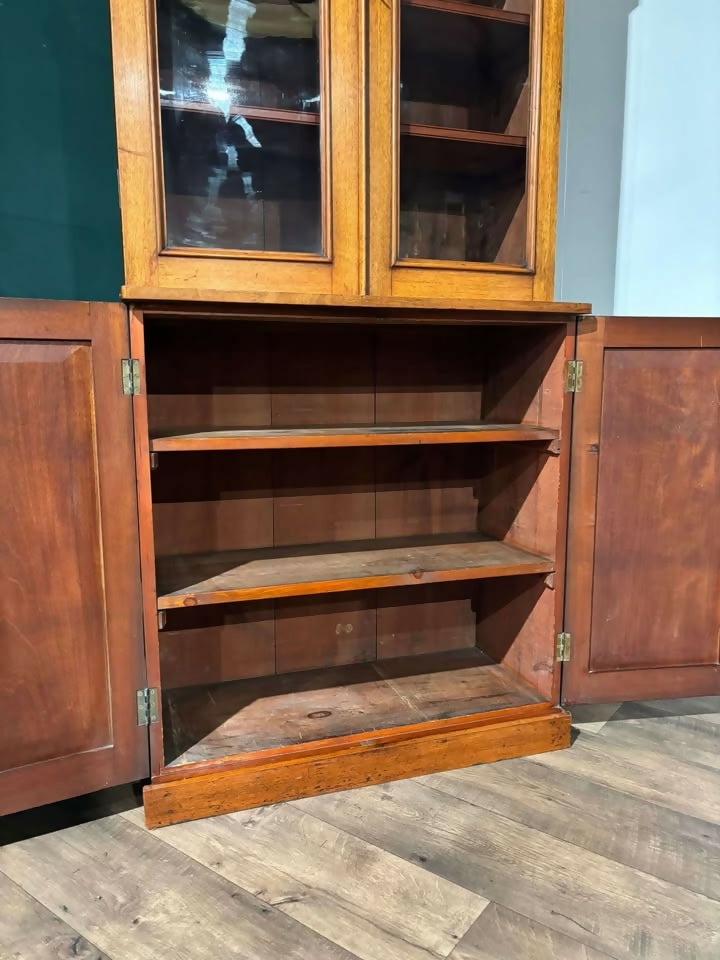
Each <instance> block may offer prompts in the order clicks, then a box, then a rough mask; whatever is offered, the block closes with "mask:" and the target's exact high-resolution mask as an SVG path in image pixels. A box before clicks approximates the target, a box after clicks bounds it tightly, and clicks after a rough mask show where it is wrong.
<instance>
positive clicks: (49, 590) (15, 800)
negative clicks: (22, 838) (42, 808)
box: [0, 300, 148, 813]
mask: <svg viewBox="0 0 720 960" xmlns="http://www.w3.org/2000/svg"><path fill="white" fill-rule="evenodd" d="M127 354H128V333H127V318H126V314H125V311H124V309H123V308H122V307H120V306H119V305H110V304H87V303H63V302H62V301H32V300H30V301H28V300H4V301H3V302H2V307H1V308H0V404H1V405H2V407H3V409H4V410H7V411H12V416H7V417H5V418H4V419H3V422H2V426H1V427H0V448H1V449H2V452H3V453H2V456H0V489H1V490H2V492H3V496H2V508H0V527H1V528H2V531H3V533H2V538H0V580H2V583H3V585H4V588H3V630H2V631H0V655H1V657H2V663H3V668H2V670H0V697H1V698H2V702H3V704H4V707H3V710H4V711H5V715H6V716H7V717H12V721H11V722H9V723H8V722H6V723H4V724H3V725H2V727H1V729H0V771H2V772H0V813H10V812H13V811H15V810H22V809H25V808H28V807H32V806H35V805H38V804H43V803H49V802H51V801H53V800H60V799H64V798H65V797H67V796H71V795H74V794H80V793H85V792H88V791H90V790H96V789H100V788H101V787H104V786H109V785H111V784H115V783H122V782H124V781H126V780H132V779H134V778H135V777H141V776H143V775H145V774H146V773H147V770H148V757H147V739H146V736H145V735H144V731H142V730H140V729H139V728H138V727H137V719H136V713H135V710H136V707H135V691H136V690H137V689H138V688H140V687H143V686H145V672H144V662H143V640H142V631H141V627H140V582H139V578H138V541H137V503H136V493H135V488H134V478H133V468H132V463H133V447H132V444H133V439H132V419H131V403H130V401H129V400H128V398H127V397H124V396H123V394H122V392H121V389H120V359H121V357H123V356H127ZM70 694H71V695H70Z"/></svg>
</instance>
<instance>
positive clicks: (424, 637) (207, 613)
mask: <svg viewBox="0 0 720 960" xmlns="http://www.w3.org/2000/svg"><path fill="white" fill-rule="evenodd" d="M512 579H513V580H517V581H518V582H519V583H518V586H517V587H516V591H515V593H516V594H517V595H523V594H524V593H527V597H531V595H530V593H528V592H527V591H532V590H535V591H536V592H537V593H538V595H542V594H543V592H544V593H550V594H551V593H552V591H548V590H547V589H546V588H545V586H544V583H543V580H542V578H537V577H532V578H528V577H517V578H512ZM497 595H498V590H497V587H496V585H495V586H493V585H492V584H469V583H439V584H426V585H423V586H418V587H398V588H392V589H388V590H358V591H354V592H348V593H340V594H333V595H330V596H328V597H297V598H289V599H283V600H275V601H270V602H266V601H252V602H249V603H242V604H220V605H218V606H214V607H196V608H188V609H187V610H169V611H168V612H167V624H166V628H165V629H164V630H163V631H161V633H160V653H161V669H162V685H163V688H164V689H173V688H177V687H186V686H196V685H199V684H203V683H219V682H224V681H231V680H241V679H248V678H251V677H262V676H272V675H274V674H276V673H277V674H281V673H295V672H299V671H302V670H313V669H316V668H324V667H333V666H343V665H347V664H353V663H370V662H373V661H375V660H378V661H380V660H387V659H393V658H395V657H410V656H418V655H421V654H435V653H442V652H448V651H451V650H461V649H466V648H471V647H475V646H476V645H477V646H479V647H480V648H481V649H485V644H487V647H488V649H487V651H486V652H488V653H489V654H490V656H491V657H493V658H495V657H496V656H497V659H498V661H502V660H507V661H508V664H507V665H510V666H511V668H512V669H513V670H514V672H516V673H520V672H521V671H519V670H516V669H515V668H514V666H513V664H512V662H511V661H512V658H511V657H509V656H508V655H507V654H508V651H507V649H506V648H509V646H510V645H511V641H510V633H509V632H508V634H507V637H505V638H504V639H505V641H506V642H505V647H503V646H502V644H495V645H494V646H493V637H494V636H495V635H496V634H497V627H496V625H495V623H494V620H493V618H494V616H495V613H496V604H495V602H494V598H495V597H496V596H497ZM503 596H504V594H503ZM536 599H537V598H536V596H535V594H534V593H533V594H532V597H531V599H529V600H527V602H526V601H525V600H523V601H521V602H519V603H517V604H516V607H515V610H516V616H515V617H514V618H513V622H512V629H515V630H518V631H519V630H520V629H521V627H522V624H523V616H528V615H529V614H530V613H531V612H532V611H533V609H534V606H535V602H536ZM485 617H487V618H488V623H487V625H486V626H482V625H481V619H482V618H485ZM549 637H550V634H548V635H547V636H545V637H541V636H540V635H539V634H538V635H536V636H535V637H534V639H535V641H536V643H537V644H538V646H539V648H540V649H542V647H543V643H544V645H545V646H546V647H547V651H546V654H547V655H548V656H550V650H551V642H550V640H549V639H548V638H549ZM535 653H536V660H540V659H542V656H541V655H540V654H539V653H538V652H537V651H536V652H535Z"/></svg>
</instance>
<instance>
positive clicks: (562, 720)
mask: <svg viewBox="0 0 720 960" xmlns="http://www.w3.org/2000/svg"><path fill="white" fill-rule="evenodd" d="M569 734H570V718H569V715H568V714H566V713H565V712H564V711H563V710H560V709H557V708H548V709H547V713H545V714H542V715H539V716H532V717H526V718H522V719H514V720H511V719H505V720H498V721H497V722H494V721H493V720H491V719H478V720H477V722H476V723H475V724H474V725H473V726H470V727H467V728H464V729H459V730H451V731H448V732H444V733H436V732H432V731H425V732H423V733H419V734H418V735H417V736H416V737H414V738H412V739H407V740H400V741H396V742H390V743H388V744H386V745H383V746H367V747H363V746H361V745H354V746H351V747H348V748H346V749H343V750H342V751H340V752H338V753H336V754H330V755H327V756H319V757H298V758H297V759H294V760H290V761H289V762H288V761H283V760H280V761H276V762H274V763H269V764H267V765H265V766H263V765H260V766H255V767H246V768H239V769H235V770H226V771H224V772H218V773H213V774H206V775H204V776H194V777H190V778H188V779H185V780H176V781H173V782H167V783H157V784H151V785H150V786H149V787H146V788H145V792H144V800H145V818H146V823H147V825H148V826H149V827H159V826H165V825H167V824H170V823H181V822H182V821H184V820H196V819H199V818H202V817H208V816H214V815H217V814H219V813H228V812H231V811H233V810H246V809H250V808H251V807H256V806H262V805H263V804H266V803H268V802H278V801H282V800H290V799H295V798H298V797H307V796H314V795H316V794H320V793H331V792H335V791H342V790H348V789H350V788H352V787H357V786H360V785H363V784H370V783H382V782H385V781H388V780H393V779H396V778H398V777H412V776H417V775H418V774H420V773H427V772H432V771H438V770H446V769H449V768H453V767H459V766H470V765H472V764H474V763H485V762H489V761H491V760H499V759H504V758H507V757H513V756H520V755H522V754H525V753H528V752H532V753H538V752H542V751H544V750H560V749H562V748H563V747H566V746H567V745H568V743H569ZM350 832H352V831H350ZM0 862H1V861H0Z"/></svg>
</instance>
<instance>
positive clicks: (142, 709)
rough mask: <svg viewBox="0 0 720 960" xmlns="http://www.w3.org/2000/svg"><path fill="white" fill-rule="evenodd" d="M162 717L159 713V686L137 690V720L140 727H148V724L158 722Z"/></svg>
mask: <svg viewBox="0 0 720 960" xmlns="http://www.w3.org/2000/svg"><path fill="white" fill-rule="evenodd" d="M159 719H160V716H159V714H158V692H157V687H145V689H144V690H138V691H137V722H138V726H139V727H147V726H148V724H151V723H157V722H158V720H159Z"/></svg>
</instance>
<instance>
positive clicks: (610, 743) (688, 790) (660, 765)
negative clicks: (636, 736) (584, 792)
mask: <svg viewBox="0 0 720 960" xmlns="http://www.w3.org/2000/svg"><path fill="white" fill-rule="evenodd" d="M533 759H534V760H535V761H536V762H537V763H542V764H543V765H544V766H547V767H551V768H552V769H553V770H564V771H566V772H567V773H575V774H578V775H579V776H582V777H586V778H587V779H588V780H592V781H593V783H602V784H605V786H608V787H612V788H613V789H615V790H620V791H622V792H624V793H627V794H628V795H630V796H633V797H638V798H640V799H642V800H650V801H651V802H652V803H658V804H660V805H661V806H664V807H668V808H669V809H670V810H677V811H678V812H679V813H686V814H688V815H689V816H691V817H698V818H699V819H700V820H707V821H708V822H709V823H720V772H719V771H717V770H711V769H709V768H708V767H703V766H698V765H696V764H693V763H686V762H685V761H683V760H680V759H678V758H677V757H673V759H672V762H669V761H668V758H667V757H666V756H665V754H664V753H663V752H655V751H653V750H644V749H640V748H638V747H637V746H633V745H628V744H627V743H619V742H615V741H614V739H610V740H608V738H607V737H606V736H603V735H599V734H581V735H580V737H578V739H577V740H576V741H575V743H573V745H572V748H571V749H570V750H557V751H555V752H554V753H548V754H541V755H538V756H537V757H534V758H533Z"/></svg>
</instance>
